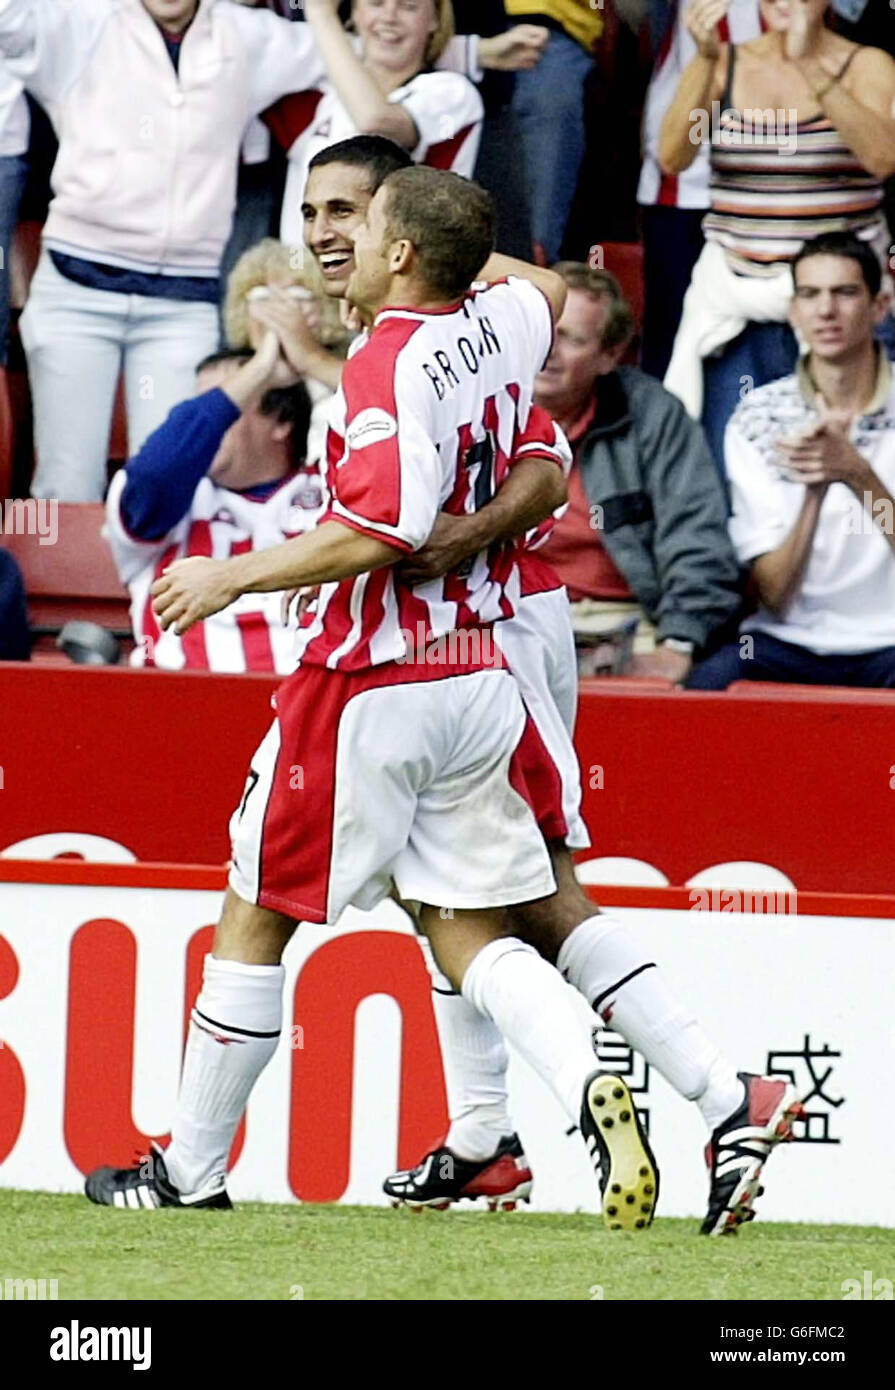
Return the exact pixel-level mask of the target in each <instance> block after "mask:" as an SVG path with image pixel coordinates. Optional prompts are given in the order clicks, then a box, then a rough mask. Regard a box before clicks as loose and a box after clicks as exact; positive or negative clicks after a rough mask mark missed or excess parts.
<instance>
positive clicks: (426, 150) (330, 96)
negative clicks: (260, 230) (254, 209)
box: [265, 72, 485, 246]
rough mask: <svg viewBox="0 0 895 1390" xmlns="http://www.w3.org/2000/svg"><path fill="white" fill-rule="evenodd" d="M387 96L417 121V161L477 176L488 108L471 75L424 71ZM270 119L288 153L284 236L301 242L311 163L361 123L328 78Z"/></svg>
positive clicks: (287, 99)
mask: <svg viewBox="0 0 895 1390" xmlns="http://www.w3.org/2000/svg"><path fill="white" fill-rule="evenodd" d="M388 100H389V101H391V102H395V103H397V104H400V105H401V106H403V107H404V109H405V111H407V113H408V115H409V116H410V117H411V118H412V120H413V123H414V125H415V126H416V129H417V132H418V134H419V142H418V144H417V146H416V148H415V149H414V150H411V152H410V153H411V154H412V156H413V159H414V161H415V162H416V163H417V164H426V165H428V166H429V167H430V168H433V169H451V170H453V172H454V173H455V174H462V175H463V177H464V178H467V179H469V178H472V173H473V170H474V168H475V162H476V158H477V156H478V152H479V142H480V140H481V135H482V120H483V118H484V114H485V108H484V106H483V105H482V98H481V97H480V96H479V93H478V90H477V89H476V88H475V87H474V86H473V84H472V83H471V82H470V81H469V79H468V78H467V77H464V76H463V74H462V73H459V72H420V73H417V75H416V77H412V78H411V79H410V81H409V82H405V83H404V85H403V86H402V87H396V88H395V90H394V91H393V92H389V95H388ZM265 120H266V121H267V123H268V124H269V125H270V127H271V130H272V131H273V133H274V135H275V136H276V138H277V139H278V140H279V141H280V143H281V144H282V145H283V146H284V147H285V148H286V149H287V151H288V155H289V166H288V170H287V173H286V187H285V191H284V193H283V212H282V217H281V221H280V239H281V240H282V241H284V242H286V244H287V245H289V246H301V245H302V243H303V240H304V222H303V220H302V215H301V205H302V201H303V199H304V196H305V184H306V183H307V181H308V165H309V164H310V162H311V160H312V159H313V158H314V156H315V155H316V154H319V153H320V151H321V150H325V149H328V148H329V146H330V145H335V144H336V143H337V142H338V141H340V140H348V139H350V138H351V136H353V135H357V133H358V132H357V126H356V125H355V124H354V122H353V120H352V119H351V117H350V115H349V114H348V112H347V111H346V110H345V107H344V106H343V105H342V102H341V101H340V99H339V97H338V95H337V93H336V92H335V91H334V90H333V89H332V88H331V87H330V86H329V85H328V84H323V83H322V84H321V89H320V90H318V91H308V92H299V93H297V94H296V95H295V96H290V97H285V98H283V100H282V101H280V102H278V103H277V105H276V106H275V107H273V108H272V109H271V110H270V111H268V112H267V114H266V116H265Z"/></svg>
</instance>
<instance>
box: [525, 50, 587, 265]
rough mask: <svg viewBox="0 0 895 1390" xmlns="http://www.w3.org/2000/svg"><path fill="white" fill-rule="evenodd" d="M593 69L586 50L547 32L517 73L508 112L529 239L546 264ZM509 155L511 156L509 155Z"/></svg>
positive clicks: (563, 207) (563, 210)
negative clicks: (539, 49)
mask: <svg viewBox="0 0 895 1390" xmlns="http://www.w3.org/2000/svg"><path fill="white" fill-rule="evenodd" d="M592 68H593V60H592V58H591V56H590V54H589V53H588V52H587V51H586V49H584V48H582V46H581V44H580V43H577V42H576V40H575V39H570V38H569V37H568V35H567V34H560V33H551V35H550V41H549V43H548V44H547V48H546V50H545V52H544V56H543V58H542V59H541V61H540V62H539V63H538V66H537V67H536V68H533V69H532V71H531V72H517V74H516V90H515V93H514V95H513V110H514V112H515V113H516V117H517V119H518V122H519V136H520V152H521V155H522V163H523V167H524V173H525V181H526V187H527V190H528V208H529V215H530V219H531V235H532V240H533V241H534V242H535V243H537V244H539V245H540V246H542V247H543V249H544V252H545V254H546V257H547V264H548V265H551V264H552V263H553V262H554V261H556V260H558V259H559V254H560V250H561V248H562V242H563V237H564V236H565V231H566V223H567V222H568V220H569V212H570V211H571V207H572V199H573V198H574V196H575V186H576V184H577V182H578V171H579V169H580V168H581V161H582V160H583V159H584V147H585V133H584V81H585V78H586V77H587V75H588V73H589V72H591V70H592ZM510 157H512V156H510Z"/></svg>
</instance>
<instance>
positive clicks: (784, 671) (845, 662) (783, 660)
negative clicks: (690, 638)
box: [686, 632, 895, 690]
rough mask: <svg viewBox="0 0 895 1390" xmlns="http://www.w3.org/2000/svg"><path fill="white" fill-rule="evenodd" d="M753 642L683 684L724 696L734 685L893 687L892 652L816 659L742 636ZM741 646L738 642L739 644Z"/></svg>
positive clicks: (732, 648)
mask: <svg viewBox="0 0 895 1390" xmlns="http://www.w3.org/2000/svg"><path fill="white" fill-rule="evenodd" d="M744 636H748V637H750V638H751V639H752V643H753V646H752V655H751V656H747V655H745V654H744V652H748V650H749V648H748V647H746V645H745V643H743V645H742V646H741V644H740V642H729V643H728V644H727V645H726V646H724V647H719V649H718V650H717V651H716V652H713V654H712V655H711V656H709V657H706V659H705V661H701V662H700V663H699V665H698V666H696V667H695V668H694V670H693V672H692V674H691V675H690V678H689V680H688V681H687V682H686V685H687V689H688V690H726V689H727V687H728V686H729V685H732V684H733V682H734V681H783V682H785V683H787V684H790V685H850V686H862V687H867V688H869V687H873V686H876V687H883V688H885V689H888V690H891V689H892V688H893V687H895V647H880V648H879V649H878V650H877V651H873V652H847V653H838V654H837V655H835V656H818V655H817V654H816V653H815V652H809V651H808V650H807V648H805V647H797V646H796V645H795V644H794V643H793V642H781V641H780V639H779V638H778V637H771V636H770V635H769V633H767V632H750V633H746V634H744ZM741 641H742V639H741Z"/></svg>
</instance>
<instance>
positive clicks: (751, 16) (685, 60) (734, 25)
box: [637, 0, 762, 208]
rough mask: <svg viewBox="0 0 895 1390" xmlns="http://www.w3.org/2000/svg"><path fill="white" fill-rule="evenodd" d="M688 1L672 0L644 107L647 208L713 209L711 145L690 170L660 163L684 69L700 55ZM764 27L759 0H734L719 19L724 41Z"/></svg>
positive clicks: (641, 197) (642, 196) (643, 199)
mask: <svg viewBox="0 0 895 1390" xmlns="http://www.w3.org/2000/svg"><path fill="white" fill-rule="evenodd" d="M686 8H687V4H686V0H672V2H671V6H670V9H669V14H668V21H667V27H666V29H665V36H664V38H663V40H662V44H661V46H660V48H659V52H658V53H657V54H656V62H655V66H654V67H653V75H652V77H651V78H650V84H649V87H648V88H647V93H646V103H645V105H644V110H643V166H642V168H641V170H640V182H639V184H638V186H637V201H638V203H640V204H641V205H643V206H645V207H652V206H653V205H654V204H658V205H659V206H660V207H678V208H707V207H708V206H709V203H710V198H709V178H710V170H709V150H708V146H707V145H706V146H703V148H702V149H701V150H700V151H699V153H698V154H697V156H696V158H695V159H694V161H693V163H692V164H691V165H690V167H689V169H685V170H684V171H683V173H681V174H663V172H662V170H661V168H660V167H659V135H660V133H661V130H662V122H663V121H664V120H665V116H666V114H667V112H668V109H669V107H670V106H671V103H672V101H673V100H674V94H675V92H676V91H677V88H678V83H679V82H680V80H681V77H682V76H683V73H684V70H685V69H686V68H687V67H689V65H690V63H691V62H692V60H693V58H694V57H695V56H696V44H695V42H694V41H693V39H692V38H691V36H690V33H689V30H688V29H687V26H686V24H685V22H684V13H685V11H686ZM761 32H762V22H761V11H760V9H759V3H758V0H730V4H729V6H728V10H727V14H726V15H725V16H724V18H723V19H722V20H721V21H720V23H719V24H718V37H719V39H720V40H721V42H722V43H748V42H749V41H750V40H751V39H757V38H758V36H759V34H760V33H761Z"/></svg>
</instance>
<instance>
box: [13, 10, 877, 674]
mask: <svg viewBox="0 0 895 1390" xmlns="http://www.w3.org/2000/svg"><path fill="white" fill-rule="evenodd" d="M893 53H895V24H893V22H892V12H891V9H890V7H889V3H888V0H835V4H834V5H833V7H832V8H831V7H829V6H828V5H827V3H826V0H690V3H687V4H681V5H680V6H679V5H678V4H677V3H676V0H605V3H603V4H601V5H599V6H596V5H593V4H591V3H589V0H531V3H528V2H527V0H506V3H505V5H504V4H502V3H500V2H499V0H494V2H493V3H490V0H480V3H477V4H475V5H472V4H469V3H465V0H457V3H456V4H454V5H453V6H452V5H451V3H450V0H353V4H351V5H350V6H346V5H342V6H340V5H339V4H338V3H337V0H305V3H304V4H303V5H298V4H295V3H293V0H117V2H116V3H113V0H0V270H2V274H0V361H3V362H5V361H6V360H7V343H9V362H8V368H7V370H6V371H5V372H4V376H3V381H2V383H0V389H2V392H3V395H4V397H5V398H6V397H7V396H8V393H9V389H10V384H11V383H12V382H13V380H14V378H18V379H19V381H20V383H24V380H25V368H27V394H28V396H29V397H30V405H31V415H32V418H33V443H32V432H31V426H30V423H29V419H28V411H27V409H25V408H24V407H22V408H21V409H20V410H19V411H18V416H17V419H16V421H15V423H16V432H15V433H16V441H15V453H14V454H13V443H12V440H11V438H10V437H7V438H6V439H5V441H0V450H3V451H5V455H6V457H5V458H0V501H2V500H3V497H4V494H5V492H6V491H8V492H9V495H10V496H16V495H19V496H25V495H30V496H31V497H33V498H35V499H40V500H47V501H49V500H58V501H60V502H70V503H90V502H94V503H96V502H100V501H105V505H106V526H107V539H108V542H109V545H110V547H111V550H112V554H113V556H114V560H115V564H116V567H117V569H118V572H119V574H120V577H121V580H122V582H123V583H124V584H125V585H126V586H127V588H128V590H129V593H130V597H131V616H132V627H133V636H134V651H133V654H132V657H131V660H132V661H133V662H134V663H135V664H141V665H149V666H158V667H168V668H174V669H179V668H182V667H185V666H186V667H198V668H205V669H212V670H219V671H243V670H275V671H278V672H283V673H285V672H287V671H288V670H289V669H290V667H291V650H292V645H291V638H290V633H289V632H288V630H287V628H286V627H285V626H284V624H283V619H282V616H281V612H280V604H279V600H278V599H277V598H276V596H274V595H245V596H244V597H243V598H242V599H241V600H239V602H238V603H237V604H234V605H233V606H232V607H231V608H230V609H228V610H226V611H225V612H224V613H221V614H219V615H217V616H216V617H215V618H213V619H209V620H208V621H207V622H205V623H202V624H200V625H198V626H197V627H196V628H195V629H193V630H191V631H190V632H189V633H187V634H185V635H184V636H183V638H181V637H178V636H177V635H176V633H175V632H174V631H173V630H168V631H166V632H164V633H163V632H161V631H160V629H159V627H158V625H157V623H156V622H155V618H154V615H153V612H152V605H151V601H150V598H149V593H150V588H151V585H152V583H153V582H154V580H155V579H156V578H157V576H158V575H159V574H160V573H161V570H162V569H163V568H164V567H165V565H166V564H168V563H170V561H171V559H172V558H177V557H179V556H182V555H186V554H191V555H192V554H195V555H215V556H227V555H237V554H240V553H242V552H243V551H245V550H249V549H260V548H263V547H267V546H272V545H275V544H277V543H278V542H280V541H282V540H284V539H286V538H288V537H290V536H294V535H297V534H299V533H300V532H302V531H304V530H307V529H309V528H310V527H312V526H313V525H314V524H315V522H316V520H317V519H318V518H319V517H320V516H321V515H322V513H323V510H324V505H325V483H324V475H323V471H322V466H323V460H322V452H323V440H324V435H325V430H324V426H323V420H324V417H325V414H326V407H327V402H328V400H329V399H330V397H331V395H332V393H333V391H334V389H335V388H336V387H337V385H338V382H339V378H340V373H341V368H342V364H343V362H344V360H345V358H346V356H347V354H348V352H349V349H350V344H351V341H352V338H353V336H354V332H355V329H356V325H354V324H353V323H352V322H351V320H350V316H348V315H345V314H340V313H339V311H338V309H337V307H335V301H334V298H333V296H332V293H331V292H330V293H329V294H327V293H326V291H327V289H329V290H330V291H331V289H332V286H333V285H334V284H336V283H337V282H338V281H339V277H340V272H341V270H342V267H343V266H344V264H345V261H346V258H347V256H348V255H349V254H350V230H351V227H352V225H353V224H352V217H353V215H354V213H355V212H356V209H355V208H353V207H352V206H351V204H350V203H348V202H346V200H345V198H344V196H343V195H341V194H340V196H339V197H338V198H337V197H333V196H330V194H329V193H328V190H327V170H328V168H330V167H331V166H329V165H328V163H327V153H326V152H327V151H328V150H330V149H333V148H337V147H338V145H339V143H340V142H342V141H344V140H345V139H348V138H350V137H355V136H369V137H386V138H387V139H388V140H389V141H391V142H393V144H394V145H396V146H398V147H400V150H402V151H404V152H405V155H404V157H405V158H406V160H407V161H408V162H409V161H411V160H412V161H415V162H417V163H424V164H429V165H431V166H433V167H435V168H442V169H453V170H454V171H456V172H458V173H460V174H462V175H464V176H466V177H475V178H476V179H477V180H478V181H479V182H481V183H482V184H483V185H484V186H485V187H486V188H487V189H488V190H489V192H490V193H491V195H492V197H493V199H494V201H495V204H496V207H497V212H498V228H499V238H498V250H500V251H503V252H506V253H508V254H514V255H521V256H522V257H524V258H525V259H530V260H533V261H534V262H535V263H536V264H538V265H542V266H543V265H555V266H556V268H557V269H558V271H559V273H560V274H561V275H562V277H563V279H564V280H565V282H566V285H567V286H568V290H569V293H568V299H567V302H566V307H565V310H564V312H563V316H562V319H561V321H560V322H559V324H558V327H557V332H556V336H555V340H554V345H553V348H552V351H551V354H550V357H549V359H548V360H547V362H546V363H545V364H544V367H543V370H542V371H541V372H540V374H539V375H538V377H537V378H536V381H535V401H536V403H537V405H538V406H540V407H543V408H544V409H545V410H546V411H547V412H549V414H550V415H552V416H553V417H554V419H555V420H556V421H557V422H558V423H559V424H560V425H561V426H562V428H563V430H564V432H565V434H566V436H567V437H568V439H569V441H570V443H571V445H572V449H573V454H574V462H573V465H572V471H571V474H570V477H569V482H568V505H567V508H566V510H565V511H564V513H563V514H562V515H561V516H560V518H559V520H558V521H557V524H556V526H555V528H554V530H553V532H552V534H551V535H550V537H549V539H548V540H547V542H546V544H545V545H544V546H543V547H542V550H541V551H540V555H541V557H542V558H543V559H544V560H546V561H548V562H549V563H550V564H552V565H553V566H554V568H555V569H556V571H557V573H558V574H559V576H560V578H561V580H562V581H563V583H564V584H565V586H566V589H567V592H568V596H569V600H570V603H571V605H572V614H573V624H574V628H575V633H576V640H577V643H578V651H579V670H580V671H581V672H582V673H586V674H602V675H617V674H626V675H634V676H651V677H658V678H661V679H664V680H668V681H671V682H674V683H678V684H686V685H688V686H690V687H693V688H699V689H724V688H726V687H727V686H728V685H730V684H732V683H733V682H734V681H737V680H748V679H753V680H779V681H788V682H796V683H798V682H805V683H815V684H825V685H829V684H833V685H838V684H843V685H879V686H895V618H893V617H892V614H895V601H893V605H892V607H891V608H890V606H889V603H888V598H887V595H888V594H889V593H892V595H893V600H895V554H893V551H895V500H893V496H892V493H893V492H895V383H893V377H892V369H891V366H890V364H889V359H890V358H891V357H893V356H895V318H893V313H892V303H893V299H892V292H893V285H892V269H893V267H895V251H893V245H892V243H893V231H892V228H893V226H895V221H893V200H892V188H893V174H895V60H893V56H892V54H893ZM613 66H615V67H616V68H617V69H619V70H620V72H621V73H622V74H623V75H624V76H625V79H626V81H627V85H628V87H629V88H630V89H631V90H634V91H636V92H637V93H638V94H639V95H641V96H642V106H643V122H642V158H641V162H640V164H639V168H638V167H634V166H633V164H632V167H630V168H622V169H621V170H619V168H618V166H617V165H613V164H612V163H611V161H610V160H609V158H608V156H607V154H606V147H607V146H609V145H611V144H613V142H615V141H616V135H617V132H616V129H614V128H613V126H612V125H609V126H607V114H608V115H609V117H610V118H611V114H612V113H611V108H607V101H606V99H605V98H606V91H607V90H608V89H609V86H610V78H609V74H610V72H611V70H612V68H613ZM619 80H620V79H619ZM617 86H618V82H616V83H615V84H613V90H614V91H617ZM628 99H630V92H629V94H628ZM57 142H58V148H57ZM621 143H622V147H623V140H622V142H621ZM50 166H52V183H51V190H50V189H47V190H46V191H45V192H43V193H42V187H43V184H44V183H45V180H46V171H47V169H48V168H49V167H50ZM309 173H312V174H313V189H312V183H311V182H309ZM357 178H358V179H359V180H360V181H361V185H362V184H363V180H364V178H365V174H364V170H363V169H362V168H359V169H358V170H357ZM635 185H636V195H635V194H634V191H633V190H634V187H635ZM359 191H360V192H361V193H363V191H364V190H363V187H360V190H359ZM42 199H43V202H46V201H47V200H48V201H49V207H48V211H47V212H46V217H45V219H44V215H43V213H44V209H43V208H42V206H41V203H42ZM367 200H368V193H367V195H366V197H365V198H361V199H360V201H361V202H365V201H367ZM20 220H21V221H22V222H23V223H24V224H25V225H33V223H34V222H35V221H36V220H39V221H43V223H44V225H43V230H42V235H41V243H40V255H39V261H38V263H37V265H36V270H35V271H34V273H33V275H32V276H31V277H30V284H29V285H28V288H27V298H26V300H25V303H24V308H23V311H22V312H21V313H20V314H19V312H18V308H16V309H14V311H13V313H12V315H10V300H11V294H10V290H11V283H12V276H11V273H10V272H11V268H12V266H13V264H14V261H15V257H14V255H13V245H14V243H15V242H16V241H17V235H18V236H19V238H20V236H21V233H18V234H17V226H18V224H19V222H20ZM617 227H623V228H626V229H628V231H627V235H626V236H625V237H624V238H623V240H624V241H625V242H627V243H629V244H628V245H626V246H620V245H619V244H618V243H611V232H612V229H614V228H617ZM607 229H609V233H610V234H609V235H607ZM309 251H310V252H311V253H313V254H309ZM613 265H615V267H616V269H617V270H618V275H616V274H613V272H612V266H613ZM327 281H328V282H329V285H327ZM10 319H12V324H10ZM272 338H273V340H274V341H275V342H276V343H278V344H279V349H278V351H276V352H273V353H272V352H271V350H270V344H271V341H272ZM119 379H120V380H121V382H122V383H123V400H124V417H125V421H126V435H127V454H128V459H127V462H126V466H125V467H123V468H120V469H119V470H118V471H117V472H115V473H114V476H112V477H111V479H110V476H109V471H110V470H109V457H110V430H111V429H112V425H113V419H114V417H115V414H116V409H117V407H116V399H117V393H118V390H119ZM12 395H13V397H14V398H15V399H16V400H18V401H19V402H20V403H21V401H22V397H23V392H22V391H21V390H19V391H18V393H16V392H13V393H12ZM32 456H33V463H34V468H33V476H32V475H31V463H32ZM4 479H8V480H9V481H8V483H7V486H6V487H4V485H3V484H4ZM30 645H31V640H30V638H29V635H28V631H27V622H26V616H25V593H24V587H23V582H22V577H21V575H20V574H19V573H18V571H17V568H16V565H15V562H14V560H13V559H12V557H11V556H10V555H9V554H8V553H7V552H6V551H4V550H3V549H2V548H0V659H22V658H27V655H28V652H29V649H30Z"/></svg>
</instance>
